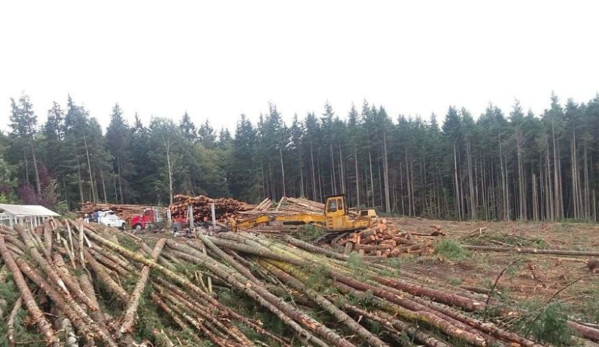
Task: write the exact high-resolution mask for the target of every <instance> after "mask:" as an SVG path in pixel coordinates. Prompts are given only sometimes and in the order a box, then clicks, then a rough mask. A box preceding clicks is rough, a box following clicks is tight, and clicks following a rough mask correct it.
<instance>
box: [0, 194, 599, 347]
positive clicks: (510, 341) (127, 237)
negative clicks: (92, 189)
mask: <svg viewBox="0 0 599 347" xmlns="http://www.w3.org/2000/svg"><path fill="white" fill-rule="evenodd" d="M173 201H174V202H173V204H172V205H170V206H168V207H166V208H157V207H152V206H143V205H119V204H103V203H85V204H83V205H82V206H81V209H80V210H79V211H78V215H79V217H78V218H76V219H68V218H62V217H48V218H44V219H43V221H39V220H32V219H27V218H25V220H26V221H29V224H27V223H17V222H14V223H13V221H12V220H11V223H8V224H6V223H5V224H0V252H1V253H2V262H1V269H0V288H1V289H0V318H1V319H2V323H1V325H0V331H1V332H2V333H3V334H5V336H6V339H5V340H4V341H3V345H7V346H21V345H29V346H70V347H74V346H93V345H95V346H348V347H349V346H431V347H439V346H510V347H513V346H526V347H540V346H599V325H598V323H599V314H598V312H599V301H598V300H597V298H598V297H599V274H597V272H596V270H599V260H598V259H599V252H597V246H599V242H598V241H596V237H595V236H594V235H596V233H597V232H598V231H599V226H597V225H596V224H585V223H532V222H531V223H518V222H483V221H479V222H451V221H440V220H427V219H424V218H404V217H393V216H385V217H382V216H378V215H377V213H376V212H375V211H374V210H362V211H359V210H355V209H352V208H349V207H348V206H347V205H346V199H345V196H344V195H335V196H330V197H328V198H327V199H326V200H325V203H319V202H315V201H311V200H308V199H305V198H290V197H283V198H281V199H280V200H279V201H271V200H270V199H265V200H263V201H262V202H260V203H258V204H253V205H252V204H248V203H245V202H240V201H237V200H235V199H231V198H219V199H211V198H209V197H206V196H197V197H192V196H187V195H176V196H175V197H174V199H173ZM3 206H4V207H3ZM0 207H3V208H5V210H6V211H7V213H8V212H10V211H14V209H11V207H10V205H0ZM107 211H110V212H111V215H114V216H115V217H114V218H119V220H123V221H126V224H127V226H126V227H125V228H120V227H119V225H117V226H116V227H115V226H114V225H110V223H111V222H110V221H105V220H104V219H103V218H102V217H99V218H94V217H93V216H94V215H95V216H98V215H107V214H106V213H103V212H107Z"/></svg>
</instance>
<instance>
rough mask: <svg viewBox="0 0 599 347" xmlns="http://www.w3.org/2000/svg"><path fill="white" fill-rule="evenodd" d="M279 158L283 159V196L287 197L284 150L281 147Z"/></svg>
mask: <svg viewBox="0 0 599 347" xmlns="http://www.w3.org/2000/svg"><path fill="white" fill-rule="evenodd" d="M279 158H280V159H281V175H282V176H283V182H282V183H283V196H287V189H286V187H285V165H284V164H283V149H282V148H281V146H279Z"/></svg>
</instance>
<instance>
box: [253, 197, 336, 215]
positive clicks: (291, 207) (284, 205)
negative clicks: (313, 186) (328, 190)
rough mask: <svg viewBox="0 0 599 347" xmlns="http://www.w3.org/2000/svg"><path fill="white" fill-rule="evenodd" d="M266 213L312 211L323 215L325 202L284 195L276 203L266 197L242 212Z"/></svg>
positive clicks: (286, 213)
mask: <svg viewBox="0 0 599 347" xmlns="http://www.w3.org/2000/svg"><path fill="white" fill-rule="evenodd" d="M264 213H268V214H285V215H289V214H299V213H311V214H320V215H323V214H324V204H323V203H320V202H317V201H312V200H308V199H306V198H290V197H286V196H284V197H282V198H281V200H279V202H277V203H274V204H273V202H272V200H270V199H269V198H266V199H264V200H262V202H261V203H259V204H258V205H256V207H254V208H253V209H251V210H249V211H245V212H242V214H244V215H258V214H264Z"/></svg>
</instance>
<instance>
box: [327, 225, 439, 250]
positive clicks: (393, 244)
mask: <svg viewBox="0 0 599 347" xmlns="http://www.w3.org/2000/svg"><path fill="white" fill-rule="evenodd" d="M439 235H442V234H441V233H439V232H436V233H431V234H430V235H423V234H417V235H415V234H413V233H411V232H409V231H399V230H397V229H396V227H395V225H393V224H392V223H388V222H387V221H386V220H385V219H384V218H380V219H379V220H378V223H376V224H375V225H374V226H372V227H370V228H368V229H365V230H361V231H359V232H354V233H350V234H348V235H346V236H343V237H340V238H337V239H334V240H333V245H339V246H344V247H345V252H344V253H345V254H349V253H350V252H351V251H354V250H355V251H357V252H358V253H360V254H366V255H370V256H377V257H384V258H387V257H400V256H403V255H406V254H412V255H427V254H432V253H434V251H435V250H434V246H433V242H432V241H433V239H434V238H435V237H436V236H439Z"/></svg>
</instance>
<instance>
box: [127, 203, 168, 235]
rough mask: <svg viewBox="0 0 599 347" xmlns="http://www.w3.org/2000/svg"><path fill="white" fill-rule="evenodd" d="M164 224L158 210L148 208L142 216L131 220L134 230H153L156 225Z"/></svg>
mask: <svg viewBox="0 0 599 347" xmlns="http://www.w3.org/2000/svg"><path fill="white" fill-rule="evenodd" d="M160 222H162V216H161V215H160V211H159V210H158V209H157V208H146V209H145V210H144V212H143V214H141V215H137V216H134V217H133V218H131V228H132V229H134V230H137V231H139V230H142V229H152V227H153V226H155V225H156V223H160Z"/></svg>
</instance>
